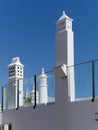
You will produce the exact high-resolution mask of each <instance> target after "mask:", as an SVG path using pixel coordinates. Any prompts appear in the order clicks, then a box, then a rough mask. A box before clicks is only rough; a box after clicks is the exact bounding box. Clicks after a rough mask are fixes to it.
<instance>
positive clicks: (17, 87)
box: [16, 79, 19, 110]
mask: <svg viewBox="0 0 98 130" xmlns="http://www.w3.org/2000/svg"><path fill="white" fill-rule="evenodd" d="M16 82H17V85H16V91H17V95H16V96H17V97H16V99H17V104H16V105H17V106H16V110H18V108H19V79H18V80H17V81H16Z"/></svg>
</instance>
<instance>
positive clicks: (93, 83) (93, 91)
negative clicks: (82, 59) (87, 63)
mask: <svg viewBox="0 0 98 130" xmlns="http://www.w3.org/2000/svg"><path fill="white" fill-rule="evenodd" d="M94 100H95V61H92V102H94Z"/></svg>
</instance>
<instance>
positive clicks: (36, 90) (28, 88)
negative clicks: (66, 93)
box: [2, 71, 55, 110]
mask: <svg viewBox="0 0 98 130" xmlns="http://www.w3.org/2000/svg"><path fill="white" fill-rule="evenodd" d="M41 76H43V75H42V74H39V75H34V76H31V77H27V78H24V79H18V80H17V81H14V82H12V83H10V84H7V85H4V86H3V87H2V107H3V110H6V109H15V108H16V109H18V108H19V107H28V106H33V107H34V108H35V107H36V105H40V104H48V103H51V102H55V76H54V73H53V72H52V71H51V72H47V73H45V74H44V76H46V77H41ZM45 78H46V79H45ZM44 83H45V84H44ZM41 94H43V95H44V97H42V96H41ZM40 98H42V99H41V100H40ZM45 98H47V99H45Z"/></svg>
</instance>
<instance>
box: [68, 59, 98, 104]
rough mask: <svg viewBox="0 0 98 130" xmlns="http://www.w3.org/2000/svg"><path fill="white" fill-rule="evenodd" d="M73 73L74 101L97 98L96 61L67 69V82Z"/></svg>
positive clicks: (97, 66) (97, 63) (97, 76)
mask: <svg viewBox="0 0 98 130" xmlns="http://www.w3.org/2000/svg"><path fill="white" fill-rule="evenodd" d="M72 71H73V73H74V76H73V78H74V88H75V100H83V99H88V98H89V99H91V101H94V100H95V98H96V97H98V79H97V78H98V60H92V61H88V62H84V63H80V64H76V65H72V66H69V67H68V74H69V75H68V76H69V80H71V79H70V77H71V76H70V75H71V72H72ZM69 82H70V81H69Z"/></svg>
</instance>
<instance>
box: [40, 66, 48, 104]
mask: <svg viewBox="0 0 98 130" xmlns="http://www.w3.org/2000/svg"><path fill="white" fill-rule="evenodd" d="M47 87H48V85H47V75H46V74H45V72H44V68H42V73H41V75H40V76H39V103H40V104H47V103H48V90H47Z"/></svg>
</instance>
